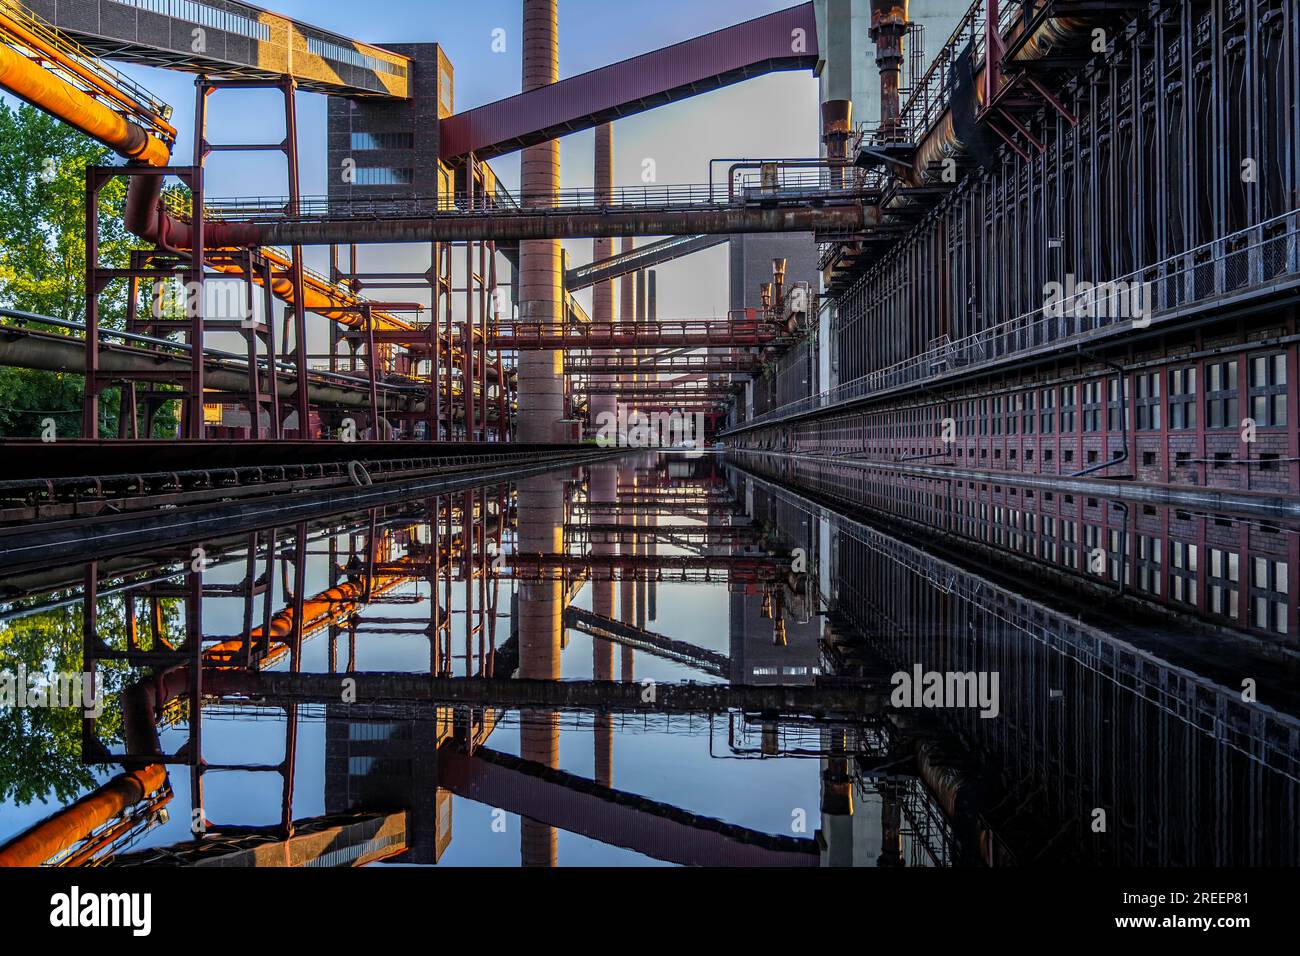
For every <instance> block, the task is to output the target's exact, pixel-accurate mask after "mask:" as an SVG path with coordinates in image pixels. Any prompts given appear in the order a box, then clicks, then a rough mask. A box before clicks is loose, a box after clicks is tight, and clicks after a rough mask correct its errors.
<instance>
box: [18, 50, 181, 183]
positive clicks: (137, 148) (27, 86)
mask: <svg viewBox="0 0 1300 956" xmlns="http://www.w3.org/2000/svg"><path fill="white" fill-rule="evenodd" d="M0 86H3V87H4V88H5V89H7V90H9V91H10V92H12V93H13V94H14V95H15V96H17V97H19V98H20V99H22V100H25V101H26V102H28V103H30V104H31V105H32V106H35V107H36V108H37V109H40V110H44V111H45V112H47V113H49V114H50V115H51V116H54V117H56V118H57V119H60V120H63V122H65V123H67V124H68V125H69V126H73V127H75V128H76V129H79V130H81V131H82V132H83V133H85V134H86V135H87V136H89V137H91V138H92V139H94V140H97V141H98V142H100V143H103V144H104V145H105V146H107V147H108V148H109V149H111V150H113V151H114V152H116V153H119V154H120V155H122V156H125V157H127V158H128V159H134V160H140V161H142V162H145V163H148V164H149V165H151V166H166V165H167V162H168V160H169V158H170V157H171V149H170V147H168V145H167V144H166V143H164V142H163V141H162V140H160V139H158V138H157V137H155V136H150V135H149V134H148V133H146V132H145V131H144V130H143V129H141V128H140V127H139V126H137V125H136V124H134V123H132V122H130V121H128V120H126V119H125V118H123V117H122V116H121V115H119V114H118V113H115V112H113V110H111V109H109V108H108V107H107V106H105V105H104V104H103V103H100V102H99V101H98V100H96V99H94V98H93V97H91V96H88V95H87V94H85V93H83V92H82V91H81V90H79V89H77V88H76V87H74V86H72V85H71V84H70V83H67V82H65V81H64V80H63V79H61V78H60V77H58V76H55V75H54V74H53V73H51V72H49V71H48V70H46V69H44V68H42V67H41V66H39V65H38V64H37V63H35V62H33V61H32V60H29V59H28V58H27V57H25V56H23V55H22V54H21V53H19V52H18V51H17V50H15V49H14V48H13V47H11V46H8V45H6V44H3V43H0Z"/></svg>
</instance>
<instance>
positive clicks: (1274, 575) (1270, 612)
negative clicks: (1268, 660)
mask: <svg viewBox="0 0 1300 956" xmlns="http://www.w3.org/2000/svg"><path fill="white" fill-rule="evenodd" d="M1290 593H1291V581H1290V571H1289V569H1288V568H1287V564H1286V562H1285V561H1274V560H1273V559H1272V558H1256V559H1255V560H1254V561H1252V562H1251V572H1250V623H1251V625H1252V626H1253V627H1257V628H1259V629H1260V630H1261V631H1273V632H1274V633H1276V634H1286V633H1287V629H1288V618H1287V607H1288V603H1289V601H1290Z"/></svg>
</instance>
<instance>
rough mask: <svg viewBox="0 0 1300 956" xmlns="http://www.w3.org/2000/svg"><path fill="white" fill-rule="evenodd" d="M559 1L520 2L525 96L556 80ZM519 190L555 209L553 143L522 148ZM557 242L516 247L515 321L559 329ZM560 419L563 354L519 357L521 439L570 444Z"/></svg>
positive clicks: (556, 156)
mask: <svg viewBox="0 0 1300 956" xmlns="http://www.w3.org/2000/svg"><path fill="white" fill-rule="evenodd" d="M556 4H557V0H524V78H523V89H524V92H525V93H527V92H529V91H530V90H535V89H538V88H540V87H543V86H549V85H550V84H552V83H555V82H556V81H557V80H559V78H560V60H559V28H558V19H557V12H556ZM519 181H520V192H521V193H522V198H523V205H525V206H551V205H554V203H555V200H554V198H553V197H554V196H555V194H556V193H557V191H558V190H559V188H560V144H559V143H558V142H556V141H555V140H551V141H550V142H546V143H541V144H539V145H537V146H530V147H528V148H527V149H525V150H524V153H523V160H522V164H521V167H520V177H519ZM561 282H562V279H561V264H560V243H559V241H558V240H555V239H529V240H525V241H523V242H521V243H520V244H519V318H520V320H521V321H523V322H538V323H541V324H542V325H558V324H559V323H560V322H561V321H562V317H563V315H564V290H563V288H562V287H561ZM563 418H564V353H563V352H559V351H555V352H534V351H525V352H521V353H520V355H519V431H518V437H519V440H520V441H526V442H563V441H567V440H569V438H570V436H569V435H568V433H567V429H566V427H565V426H564V425H562V424H561V420H562V419H563Z"/></svg>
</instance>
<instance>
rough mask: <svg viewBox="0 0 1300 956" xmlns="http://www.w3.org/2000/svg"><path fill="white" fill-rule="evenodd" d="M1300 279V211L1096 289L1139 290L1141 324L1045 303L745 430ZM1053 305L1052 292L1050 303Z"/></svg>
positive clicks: (1113, 293)
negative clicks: (1191, 306)
mask: <svg viewBox="0 0 1300 956" xmlns="http://www.w3.org/2000/svg"><path fill="white" fill-rule="evenodd" d="M1297 274H1300V210H1293V211H1292V212H1290V213H1287V214H1286V215H1283V216H1278V217H1276V218H1274V219H1270V220H1268V221H1266V222H1263V223H1260V224H1258V225H1255V226H1250V227H1249V228H1247V229H1243V230H1240V231H1239V232H1235V233H1232V234H1231V235H1229V236H1225V237H1223V238H1221V239H1216V240H1214V241H1212V242H1209V243H1206V244H1204V245H1201V246H1197V247H1196V248H1194V249H1191V250H1189V251H1187V252H1182V253H1179V254H1178V255H1176V256H1171V257H1169V258H1167V259H1164V260H1162V261H1160V262H1157V263H1155V264H1154V265H1150V266H1147V267H1145V268H1143V269H1139V270H1137V271H1135V272H1131V273H1129V274H1127V275H1125V276H1121V277H1119V278H1117V279H1112V280H1110V281H1109V282H1104V283H1099V284H1098V285H1097V286H1095V287H1094V288H1095V289H1096V290H1098V294H1101V290H1105V294H1106V295H1107V296H1108V297H1110V300H1111V301H1112V302H1118V301H1119V297H1120V295H1121V290H1132V289H1133V288H1135V287H1139V288H1140V289H1141V292H1140V293H1139V294H1140V296H1141V299H1140V301H1141V305H1142V309H1141V311H1142V315H1139V316H1134V315H1133V314H1132V310H1131V309H1128V308H1106V309H1104V310H1102V311H1104V312H1106V313H1107V314H1105V315H1095V314H1093V315H1079V314H1077V313H1080V312H1095V311H1097V310H1096V309H1092V308H1082V306H1083V305H1084V303H1085V302H1095V301H1096V299H1095V297H1093V296H1091V295H1090V294H1085V293H1082V292H1079V293H1076V294H1074V295H1073V297H1072V298H1070V299H1064V300H1063V301H1058V302H1053V303H1052V304H1047V303H1046V301H1045V304H1044V306H1043V307H1042V308H1039V309H1036V310H1034V311H1033V312H1028V313H1025V314H1024V315H1020V316H1017V317H1016V318H1014V319H1009V320H1008V321H1006V322H1002V323H1000V324H998V325H995V326H992V327H990V328H987V329H984V330H982V331H980V332H976V333H974V334H972V335H968V336H965V337H963V338H959V339H954V340H952V341H949V342H940V343H938V344H936V345H934V346H933V347H931V348H930V349H927V350H926V351H925V352H922V353H920V354H918V355H915V356H913V357H911V358H908V359H905V360H904V361H902V362H898V363H896V364H894V365H891V366H889V367H887V368H882V369H879V370H877V371H874V372H869V373H867V374H866V375H862V376H859V377H858V378H855V379H853V380H851V381H848V382H843V383H841V384H840V385H837V386H836V387H834V388H832V389H828V390H827V391H824V392H821V393H819V394H817V395H810V396H808V397H807V398H803V399H800V400H799V401H796V402H790V403H788V404H785V405H782V406H780V407H778V408H774V409H772V410H771V411H768V412H765V413H763V414H761V415H758V416H756V417H754V418H751V419H749V420H747V421H745V422H743V423H741V424H740V426H739V427H743V428H753V427H756V426H758V425H762V424H766V423H768V422H774V421H779V420H782V419H786V418H789V417H791V416H793V415H802V414H806V413H807V412H811V411H817V410H820V409H824V408H831V407H834V406H836V405H842V404H844V403H846V402H850V401H855V400H858V399H862V398H866V397H869V396H872V395H878V394H881V393H883V392H888V391H892V390H895V389H898V388H902V387H905V386H908V385H914V384H917V383H919V382H924V381H929V380H933V379H938V378H941V377H943V376H945V375H949V374H951V373H953V372H955V371H960V370H964V369H969V368H972V367H975V366H981V365H990V364H993V363H995V362H999V361H1004V360H1007V359H1013V358H1015V357H1017V356H1023V355H1027V354H1029V353H1030V352H1033V351H1036V350H1038V349H1041V348H1042V347H1044V346H1049V345H1050V346H1055V347H1056V348H1058V349H1059V348H1067V347H1069V346H1071V345H1082V344H1085V343H1087V342H1089V341H1091V340H1094V339H1097V338H1100V337H1101V336H1103V335H1105V334H1108V333H1109V332H1111V331H1113V330H1115V329H1116V328H1121V327H1134V326H1137V327H1141V325H1140V323H1144V322H1145V323H1148V324H1149V323H1150V322H1151V321H1153V320H1154V319H1155V318H1156V317H1158V316H1159V315H1160V314H1161V313H1169V312H1173V311H1176V310H1178V309H1182V308H1186V307H1188V306H1190V305H1195V304H1197V303H1199V302H1204V301H1206V300H1209V299H1212V298H1217V297H1221V296H1226V295H1231V294H1234V293H1238V294H1239V293H1244V292H1247V291H1249V290H1252V289H1258V288H1260V287H1263V286H1267V285H1268V284H1270V283H1273V282H1276V281H1277V280H1279V279H1281V278H1283V277H1287V276H1291V277H1294V276H1296V275H1297ZM1047 298H1048V296H1047V294H1046V292H1045V293H1044V299H1045V300H1046V299H1047ZM1130 301H1132V299H1131V298H1130ZM1116 313H1118V314H1116Z"/></svg>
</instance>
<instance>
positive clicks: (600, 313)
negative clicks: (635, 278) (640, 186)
mask: <svg viewBox="0 0 1300 956" xmlns="http://www.w3.org/2000/svg"><path fill="white" fill-rule="evenodd" d="M613 197H614V128H613V127H612V126H610V124H608V123H605V124H604V125H602V126H597V127H596V201H597V202H598V203H604V204H609V203H611V202H612V201H613ZM613 254H614V240H613V239H612V238H606V239H597V240H595V241H594V242H593V244H592V255H593V257H594V258H595V259H596V260H598V261H599V260H601V259H608V258H609V257H610V256H612V255H613ZM591 321H592V322H594V323H595V324H596V325H601V324H603V323H607V322H613V321H614V280H612V279H609V280H606V281H605V282H598V283H597V284H596V286H595V287H594V288H593V289H592V290H591ZM615 354H617V353H615V352H612V351H610V350H609V349H600V350H599V351H597V352H596V355H597V356H611V355H615ZM588 403H589V406H588V407H589V408H590V409H591V426H592V428H593V429H595V428H598V427H599V425H598V420H599V419H600V416H601V415H604V414H614V413H615V412H616V411H617V404H618V399H617V397H616V396H614V395H591V396H589V397H588Z"/></svg>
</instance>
